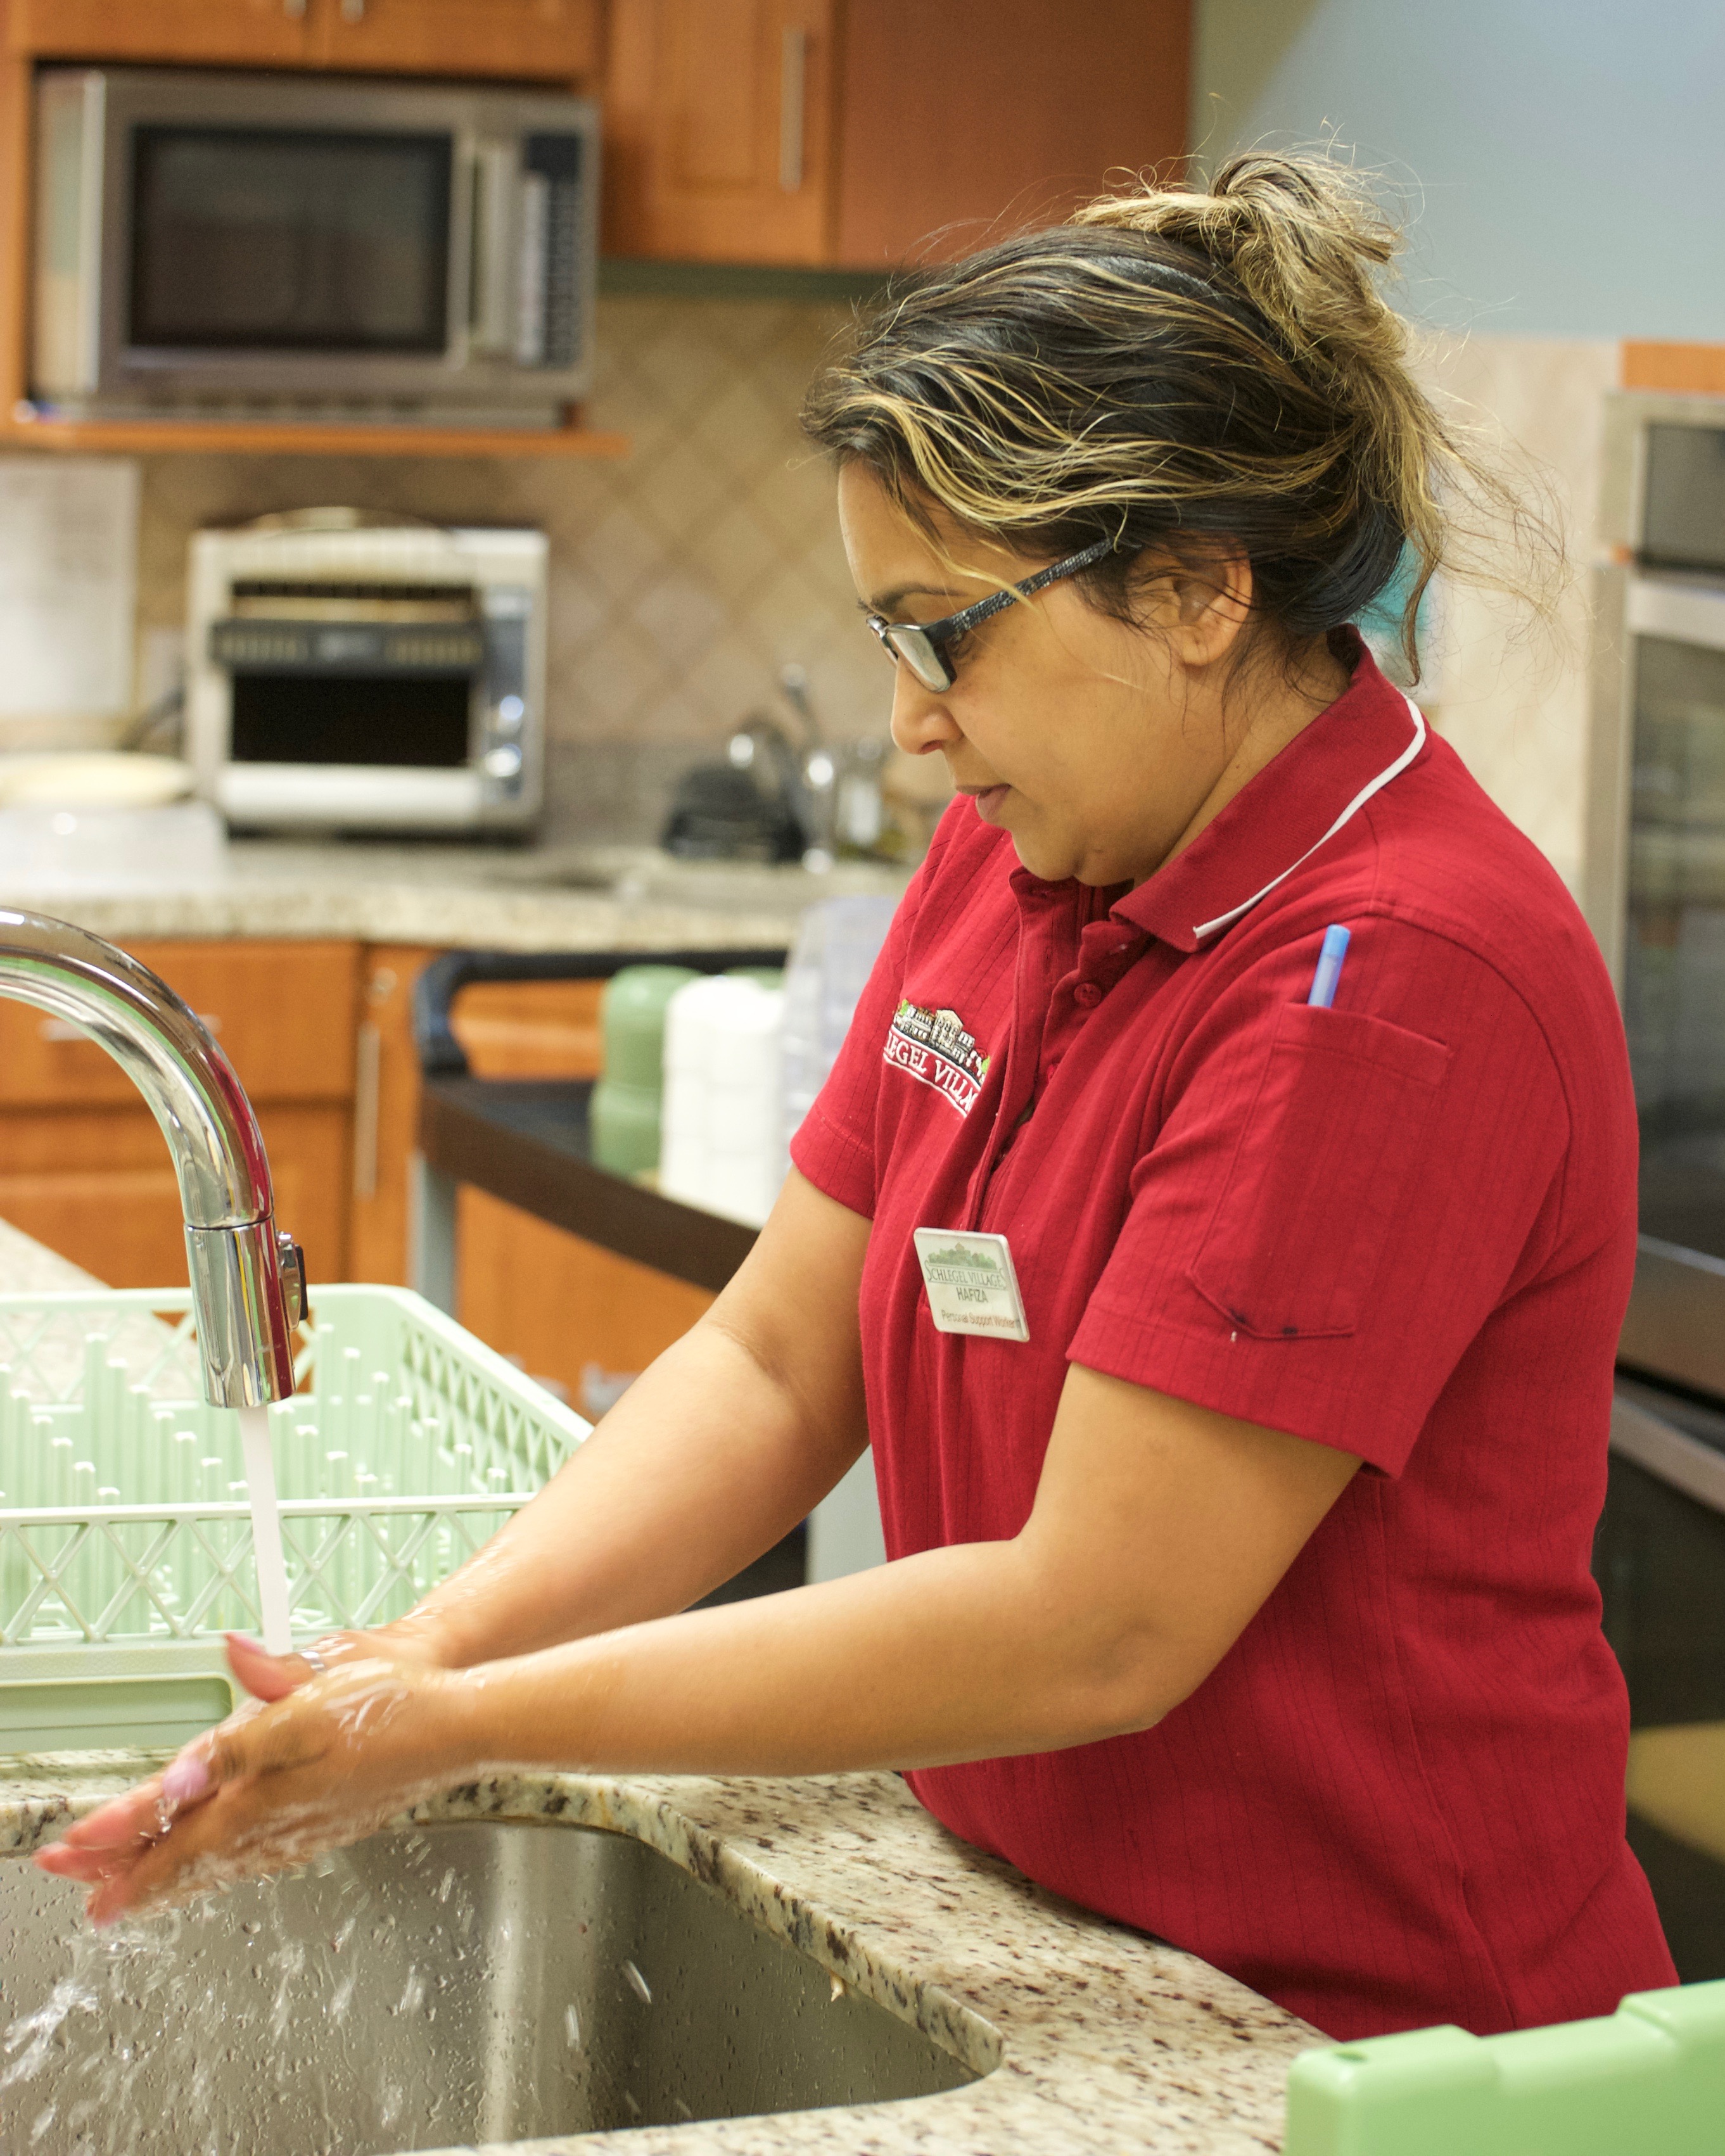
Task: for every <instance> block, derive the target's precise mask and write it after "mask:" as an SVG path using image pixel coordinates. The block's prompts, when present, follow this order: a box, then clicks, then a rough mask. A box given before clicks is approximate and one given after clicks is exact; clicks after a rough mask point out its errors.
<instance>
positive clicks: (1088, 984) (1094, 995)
mask: <svg viewBox="0 0 1725 2156" xmlns="http://www.w3.org/2000/svg"><path fill="white" fill-rule="evenodd" d="M1072 1000H1073V1002H1074V1003H1076V1004H1083V1005H1084V1008H1085V1009H1086V1010H1094V1009H1096V1005H1097V1004H1099V1003H1101V1000H1102V991H1101V988H1099V987H1098V985H1097V984H1096V982H1094V981H1081V982H1080V983H1078V986H1077V987H1076V988H1074V989H1073V991H1072Z"/></svg>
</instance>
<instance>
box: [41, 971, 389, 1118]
mask: <svg viewBox="0 0 1725 2156" xmlns="http://www.w3.org/2000/svg"><path fill="white" fill-rule="evenodd" d="M132 956H133V957H136V959H138V960H139V961H140V962H141V964H143V965H146V966H148V967H149V968H150V969H151V972H152V973H159V974H160V975H161V976H162V978H163V980H165V981H166V982H167V984H168V986H169V987H170V988H172V989H173V990H174V991H175V993H177V994H178V995H180V996H182V998H184V999H185V1001H186V1002H187V1003H188V1004H190V1005H191V1006H192V1008H193V1010H195V1011H196V1012H197V1013H198V1016H199V1017H200V1018H201V1019H203V1022H204V1024H206V1025H208V1027H209V1029H210V1030H211V1032H212V1033H213V1034H214V1035H215V1037H216V1039H217V1040H218V1042H219V1043H220V1044H221V1046H222V1050H223V1053H224V1054H225V1055H226V1056H227V1058H228V1061H229V1062H230V1063H231V1064H232V1065H234V1069H235V1070H237V1071H238V1072H239V1080H240V1083H241V1084H242V1085H243V1086H244V1087H245V1089H246V1091H247V1092H248V1093H249V1095H250V1096H251V1097H252V1099H253V1100H254V1101H345V1100H347V1099H349V1098H350V1097H351V1096H352V1091H353V1039H354V1025H355V1020H356V1016H357V1005H356V998H357V981H358V957H359V952H358V947H357V945H355V944H352V943H347V942H342V943H297V942H296V943H286V942H281V943H277V942H231V943H226V942H223V943H217V942H203V943H138V944H135V945H134V946H133V947H132ZM137 1098H138V1094H137V1090H136V1087H135V1086H133V1085H132V1083H131V1080H130V1079H129V1078H128V1077H127V1076H126V1074H125V1072H124V1071H123V1070H121V1068H120V1066H119V1065H118V1064H117V1063H116V1062H115V1061H114V1060H113V1058H112V1057H111V1056H110V1055H107V1054H106V1052H105V1050H102V1049H100V1048H98V1047H97V1046H96V1045H95V1042H94V1041H92V1040H88V1039H85V1036H84V1035H83V1034H80V1032H79V1031H78V1030H77V1029H76V1028H75V1027H74V1026H70V1025H68V1024H65V1023H64V1021H63V1020H61V1019H51V1018H49V1016H48V1015H47V1014H45V1013H44V1012H42V1011H39V1010H37V1009H33V1007H32V1006H31V1005H30V1004H20V1003H14V1002H13V1001H12V1000H10V999H9V998H7V999H3V1000H0V1106H8V1107H44V1108H46V1107H54V1108H69V1107H107V1106H114V1107H118V1106H125V1105H127V1104H131V1103H135V1102H136V1100H137Z"/></svg>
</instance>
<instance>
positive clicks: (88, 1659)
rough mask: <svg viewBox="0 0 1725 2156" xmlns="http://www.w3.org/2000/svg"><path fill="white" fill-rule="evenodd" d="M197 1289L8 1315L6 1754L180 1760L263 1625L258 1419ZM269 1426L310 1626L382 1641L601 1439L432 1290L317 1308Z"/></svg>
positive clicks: (2, 1704) (4, 1373)
mask: <svg viewBox="0 0 1725 2156" xmlns="http://www.w3.org/2000/svg"><path fill="white" fill-rule="evenodd" d="M190 1308H191V1297H190V1296H189V1294H188V1293H187V1291H185V1290H184V1289H180V1290H178V1291H175V1290H172V1289H167V1290H162V1291H155V1290H148V1289H143V1290H135V1291H105V1290H101V1291H90V1292H89V1293H85V1294H69V1295H54V1296H20V1295H7V1296H0V1754H16V1753H42V1752H62V1751H72V1750H85V1749H89V1748H111V1747H124V1748H128V1749H131V1748H136V1749H143V1750H158V1749H162V1748H167V1747H171V1746H173V1745H177V1744H179V1743H183V1742H184V1740H185V1739H186V1738H187V1737H189V1736H191V1735H193V1733H194V1732H196V1731H198V1730H199V1729H203V1728H207V1727H208V1726H209V1724H210V1723H211V1722H215V1721H218V1720H219V1719H220V1718H221V1717H223V1715H224V1714H226V1713H228V1712H229V1711H230V1710H231V1708H232V1707H234V1704H235V1687H234V1683H233V1681H232V1679H231V1678H230V1676H228V1669H227V1663H226V1661H225V1657H224V1655H223V1645H222V1640H221V1635H222V1633H223V1631H228V1630H247V1631H254V1632H255V1631H256V1630H257V1629H258V1626H259V1614H258V1594H257V1576H256V1572H255V1568H254V1563H253V1558H252V1529H251V1514H250V1511H249V1506H248V1503H247V1496H246V1486H245V1482H244V1469H243V1467H242V1466H241V1465H240V1441H239V1417H238V1416H237V1415H236V1414H234V1413H233V1412H232V1410H231V1409H222V1408H211V1407H208V1406H206V1405H205V1404H204V1402H203V1397H202V1380H201V1376H200V1367H201V1366H200V1364H199V1361H198V1350H197V1345H196V1338H195V1335H194V1332H193V1323H192V1319H191V1317H190V1315H189V1312H190ZM300 1337H301V1341H302V1343H303V1344H302V1345H301V1347H300V1353H299V1355H298V1358H297V1360H296V1369H297V1372H298V1378H299V1389H297V1391H296V1392H295V1395H294V1397H293V1398H292V1399H290V1400H284V1401H282V1402H281V1403H280V1404H279V1405H277V1406H276V1407H275V1408H273V1409H271V1410H270V1419H271V1422H272V1425H273V1430H272V1435H273V1437H274V1440H275V1445H274V1450H275V1473H276V1483H277V1489H278V1492H279V1495H280V1500H281V1515H282V1521H281V1526H282V1540H283V1543H284V1545H285V1550H286V1555H287V1570H288V1593H289V1600H290V1606H291V1609H292V1615H293V1624H294V1629H295V1632H296V1633H297V1634H300V1635H313V1634H316V1633H318V1632H324V1631H329V1630H333V1629H334V1628H336V1626H339V1625H355V1626H362V1625H377V1624H382V1623H384V1622H386V1621H387V1620H388V1619H390V1618H392V1617H397V1616H399V1615H401V1614H403V1612H404V1611H405V1610H407V1609H409V1608H411V1606H412V1605H413V1603H414V1602H415V1601H417V1600H418V1598H419V1597H420V1596H421V1595H422V1594H424V1593H425V1591H426V1590H427V1589H428V1588H429V1587H431V1586H433V1585H434V1584H436V1582H437V1581H439V1579H442V1578H445V1577H446V1576H447V1575H448V1574H449V1573H450V1572H452V1571H453V1570H454V1568H455V1567H456V1566H458V1565H459V1564H460V1563H462V1562H463V1561H464V1559H465V1558H467V1557H469V1556H470V1555H471V1553H473V1552H474V1551H475V1549H477V1548H479V1546H480V1543H483V1542H484V1541H485V1539H486V1538H487V1537H489V1536H490V1535H491V1534H492V1533H494V1532H495V1530H496V1529H497V1528H498V1527H500V1526H501V1524H502V1522H503V1521H504V1520H505V1519H506V1517H508V1516H509V1515H510V1514H511V1512H516V1510H518V1509H519V1508H520V1507H521V1506H522V1505H524V1504H525V1503H526V1501H527V1500H528V1498H529V1497H531V1496H532V1494H533V1492H534V1491H536V1490H537V1489H538V1488H539V1487H540V1486H542V1484H543V1483H544V1482H545V1481H547V1479H548V1478H549V1477H550V1476H552V1474H553V1473H555V1471H557V1468H558V1467H559V1466H561V1465H562V1462H563V1460H565V1459H566V1458H567V1456H568V1455H569V1453H570V1452H571V1451H572V1450H573V1449H574V1447H575V1446H576V1445H578V1444H579V1443H580V1442H581V1440H582V1439H583V1437H584V1436H585V1435H587V1431H588V1424H586V1423H584V1422H583V1420H582V1419H581V1418H580V1417H579V1416H578V1415H576V1414H572V1412H571V1411H570V1410H569V1409H567V1408H565V1407H563V1406H562V1405H561V1404H559V1403H558V1402H557V1401H556V1400H554V1399H552V1397H551V1395H550V1394H548V1393H547V1392H546V1391H544V1390H543V1389H542V1387H540V1386H538V1385H536V1384H535V1383H533V1382H532V1380H531V1378H526V1377H524V1376H523V1375H522V1374H521V1372H520V1371H519V1370H517V1369H516V1368H515V1367H514V1366H513V1365H512V1364H511V1363H506V1362H505V1361H504V1359H503V1358H502V1357H501V1356H500V1355H496V1354H494V1353H492V1352H491V1350H490V1348H489V1347H485V1346H483V1345H482V1344H481V1343H480V1342H479V1341H477V1340H475V1338H474V1337H473V1336H472V1335H471V1334H470V1333H469V1332H464V1331H463V1330H462V1328H461V1327H459V1325H457V1324H455V1323H454V1321H453V1320H452V1319H450V1318H448V1317H444V1315H443V1313H442V1312H440V1311H438V1310H434V1308H433V1307H432V1306H431V1305H430V1304H429V1302H426V1301H424V1300H423V1299H422V1298H421V1297H420V1296H417V1295H413V1294H409V1293H408V1291H406V1290H405V1289H403V1288H393V1287H324V1288H319V1289H316V1291H314V1293H313V1296H312V1314H311V1322H308V1323H307V1324H306V1325H305V1326H304V1327H302V1328H301V1335H300Z"/></svg>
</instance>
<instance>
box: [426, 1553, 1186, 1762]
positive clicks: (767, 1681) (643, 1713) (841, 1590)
mask: <svg viewBox="0 0 1725 2156" xmlns="http://www.w3.org/2000/svg"><path fill="white" fill-rule="evenodd" d="M1048 1589H1049V1583H1048V1582H1047V1581H1046V1580H1045V1579H1040V1578H1039V1577H1038V1568H1037V1564H1036V1561H1035V1559H1034V1557H1033V1556H1032V1555H1031V1554H1030V1553H1029V1549H1028V1548H1027V1546H1026V1545H1025V1543H1024V1542H1022V1541H1019V1542H1007V1543H972V1544H967V1545H960V1546H958V1547H957V1548H950V1549H943V1550H935V1551H929V1552H927V1553H924V1554H922V1555H921V1556H917V1557H913V1558H907V1559H905V1560H903V1561H901V1563H896V1564H892V1565H886V1566H882V1567H880V1568H877V1569H875V1570H873V1571H870V1572H866V1573H857V1574H855V1575H854V1576H853V1577H851V1578H847V1579H840V1580H834V1581H830V1582H828V1583H825V1584H822V1585H820V1586H818V1587H809V1588H804V1589H800V1590H798V1591H797V1592H795V1593H793V1594H781V1595H773V1596H770V1597H768V1598H766V1599H763V1600H759V1601H754V1602H742V1603H734V1604H727V1605H725V1606H723V1607H721V1608H719V1609H704V1610H696V1611H693V1612H691V1613H690V1614H686V1615H684V1616H678V1617H672V1618H670V1619H667V1620H663V1621H661V1622H658V1623H654V1624H648V1625H636V1626H634V1627H633V1628H631V1629H629V1630H626V1631H619V1632H614V1633H607V1634H605V1635H602V1636H599V1637H597V1638H590V1639H587V1640H579V1641H577V1642H574V1643H572V1645H567V1646H561V1647H557V1648H553V1649H552V1650H549V1651H547V1652H544V1653H541V1654H536V1655H530V1656H527V1657H526V1658H524V1659H521V1660H519V1661H508V1662H500V1663H493V1664H490V1665H488V1666H484V1667H481V1668H476V1669H472V1670H470V1671H467V1672H465V1675H464V1676H462V1677H461V1678H460V1679H459V1680H457V1681H456V1688H455V1694H454V1699H453V1701H452V1706H453V1708H454V1722H453V1724H452V1727H454V1729H455V1730H457V1731H458V1732H459V1735H458V1737H457V1738H456V1741H455V1745H454V1753H452V1755H451V1758H450V1762H449V1763H450V1764H451V1765H452V1766H454V1768H456V1770H457V1771H459V1772H462V1773H469V1772H476V1771H479V1770H480V1769H481V1768H484V1767H487V1766H490V1767H502V1766H506V1765H519V1766H558V1767H566V1768H603V1769H610V1770H614V1771H619V1772H628V1771H631V1770H633V1771H636V1772H648V1771H678V1772H687V1773H714V1774H808V1773H818V1772H839V1771H842V1770H845V1769H848V1768H871V1767H914V1766H917V1765H922V1764H928V1763H936V1762H941V1763H947V1762H952V1761H955V1760H961V1759H973V1758H993V1757H995V1756H998V1755H1001V1754H1004V1753H1015V1752H1034V1751H1044V1750H1050V1749H1053V1748H1058V1747H1060V1746H1062V1745H1067V1744H1073V1743H1085V1742H1087V1741H1090V1740H1091V1739H1094V1738H1101V1737H1106V1736H1111V1735H1114V1734H1116V1733H1117V1732H1119V1731H1120V1730H1121V1729H1122V1728H1125V1727H1143V1726H1145V1725H1146V1724H1147V1722H1151V1721H1153V1720H1155V1719H1156V1718H1158V1716H1159V1715H1160V1714H1161V1713H1163V1712H1166V1711H1167V1709H1168V1707H1171V1706H1173V1704H1174V1703H1175V1702H1176V1701H1177V1700H1178V1698H1179V1697H1183V1692H1184V1691H1185V1690H1186V1689H1187V1688H1188V1684H1187V1678H1186V1668H1185V1658H1184V1657H1183V1655H1182V1654H1181V1652H1180V1650H1179V1649H1178V1645H1177V1643H1175V1642H1173V1641H1170V1642H1169V1643H1168V1650H1167V1652H1166V1654H1165V1655H1163V1657H1161V1678H1160V1682H1159V1683H1158V1680H1157V1678H1156V1676H1154V1675H1153V1673H1152V1668H1151V1666H1152V1664H1153V1662H1154V1661H1155V1660H1156V1657H1155V1655H1154V1653H1153V1650H1150V1651H1149V1652H1147V1651H1146V1650H1147V1643H1146V1642H1144V1641H1142V1640H1138V1639H1136V1638H1134V1639H1132V1640H1127V1639H1125V1638H1123V1637H1122V1636H1120V1635H1118V1634H1117V1631H1116V1630H1114V1628H1112V1627H1111V1625H1110V1624H1109V1622H1108V1620H1107V1619H1106V1616H1103V1617H1102V1618H1101V1621H1093V1619H1092V1614H1091V1613H1081V1612H1080V1611H1079V1610H1078V1609H1077V1608H1076V1604H1075V1600H1074V1598H1073V1597H1071V1596H1070V1595H1064V1596H1060V1597H1058V1598H1055V1597H1052V1596H1051V1595H1050V1593H1049V1591H1048Z"/></svg>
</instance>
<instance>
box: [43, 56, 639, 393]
mask: <svg viewBox="0 0 1725 2156" xmlns="http://www.w3.org/2000/svg"><path fill="white" fill-rule="evenodd" d="M36 203H37V229H36V255H35V276H34V320H33V372H32V394H33V397H34V398H35V399H36V400H37V401H38V402H39V403H40V404H41V405H42V406H43V407H44V408H47V409H51V410H54V411H57V412H62V413H70V414H74V415H86V414H91V413H117V414H131V415H134V416H136V414H138V413H141V412H142V413H148V412H152V411H154V412H162V413H187V412H194V413H196V412H205V413H207V412H211V411H215V412H220V413H228V414H232V413H234V410H235V408H236V407H239V408H241V409H242V410H244V411H249V412H250V411H256V410H257V409H258V408H260V407H261V408H266V409H267V410H268V411H269V412H270V415H271V416H274V417H278V418H280V417H286V418H292V417H293V416H295V414H296V413H301V414H303V415H305V416H308V417H310V416H322V415H326V414H327V413H330V412H331V410H338V411H340V412H341V413H343V414H345V415H347V416H350V417H357V416H370V417H374V418H401V419H407V420H413V419H432V418H459V419H466V420H473V419H475V418H480V417H483V418H488V419H490V420H491V421H493V422H496V423H506V422H510V421H519V422H526V423H544V424H552V423H556V422H557V420H558V419H559V418H561V416H562V408H563V407H564V406H565V405H566V404H567V403H570V402H572V401H574V400H577V399H578V398H580V397H582V396H583V394H584V393H585V391H586V388H587V384H588V376H589V373H590V371H591V330H592V317H593V307H592V298H593V284H594V277H595V269H596V251H597V244H598V243H597V231H598V226H597V213H598V115H597V111H596V109H595V107H594V106H593V105H591V104H589V103H587V102H585V101H583V100H580V99H577V98H572V97H567V96H561V95H551V94H548V93H544V92H536V91H527V90H498V89H495V88H493V89H484V88H478V89H468V88H465V87H462V86H459V85H426V84H420V83H395V82H352V81H332V80H330V79H329V78H328V77H326V76H325V77H312V78H306V79H304V80H300V79H297V78H295V77H291V76H286V75H262V74H259V75H242V74H215V73H205V72H203V71H201V70H200V71H193V70H189V69H188V70H177V69H151V68H105V69H88V68H80V69H72V68H48V69H43V70H42V71H41V72H40V73H39V74H38V76H37V78H36Z"/></svg>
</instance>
